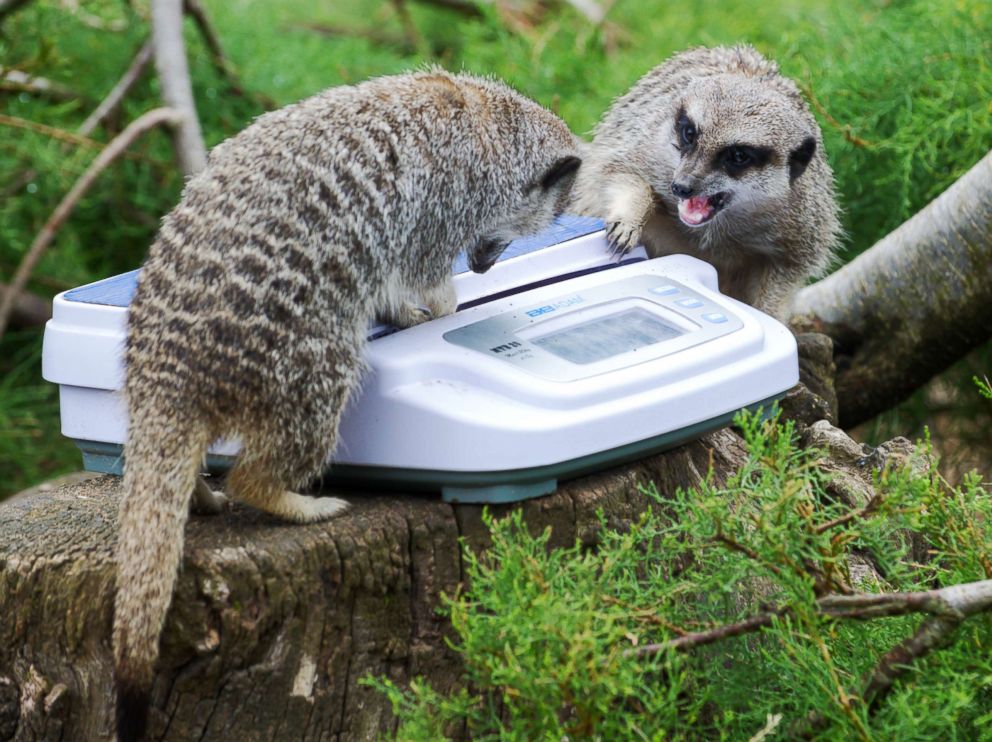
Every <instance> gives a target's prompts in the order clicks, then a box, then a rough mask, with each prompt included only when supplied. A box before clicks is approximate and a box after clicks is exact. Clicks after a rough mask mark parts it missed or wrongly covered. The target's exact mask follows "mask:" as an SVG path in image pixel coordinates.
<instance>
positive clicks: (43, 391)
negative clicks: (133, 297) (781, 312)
mask: <svg viewBox="0 0 992 742" xmlns="http://www.w3.org/2000/svg"><path fill="white" fill-rule="evenodd" d="M206 6H207V9H208V11H209V13H210V15H211V17H212V19H213V21H214V23H215V25H216V27H217V29H218V30H219V33H220V36H221V38H222V41H223V43H224V46H225V50H226V52H227V54H228V56H229V57H230V59H231V61H232V62H233V63H234V65H235V66H236V68H237V70H238V73H239V75H240V78H241V81H242V84H243V87H244V88H245V89H246V90H248V91H250V92H257V93H262V94H265V95H267V96H270V97H271V98H272V99H274V100H275V101H276V102H277V103H279V104H285V103H289V102H292V101H294V100H297V99H299V98H301V97H304V96H306V95H308V94H310V93H312V92H314V91H317V90H320V89H322V88H325V87H328V86H331V85H337V84H341V83H349V82H355V81H359V80H362V79H365V78H367V77H369V76H373V75H380V74H389V73H393V72H399V71H402V70H407V69H410V68H412V67H416V66H420V65H423V64H427V63H436V64H441V65H443V66H445V67H447V68H449V69H454V70H458V69H466V70H471V71H474V72H481V73H488V74H494V75H496V76H499V77H502V78H504V79H506V80H508V81H510V82H511V83H513V84H514V85H515V86H516V87H517V88H519V89H520V90H521V91H523V92H524V93H526V94H528V95H530V96H532V97H534V98H536V99H538V100H540V101H541V102H543V103H544V104H546V105H548V106H551V107H552V108H554V109H555V110H557V111H558V112H559V113H560V114H561V115H562V116H563V117H564V118H565V120H566V121H567V122H568V123H569V124H570V125H571V126H572V127H573V129H574V130H575V131H577V132H579V133H582V134H586V135H588V134H589V133H590V131H591V129H592V127H593V126H594V124H595V122H596V120H597V119H598V117H599V116H600V114H601V113H602V112H603V111H604V110H605V109H606V108H607V107H608V105H609V103H610V101H611V100H612V99H613V98H614V97H615V96H616V95H619V94H621V93H623V92H624V91H625V90H626V89H627V88H628V87H629V86H630V85H631V84H632V83H633V82H634V81H635V80H636V79H637V78H638V77H640V76H641V75H642V74H643V73H645V72H646V71H647V70H649V69H650V68H651V67H653V66H654V65H656V64H658V63H659V62H661V61H662V60H663V59H665V58H666V57H667V56H669V55H670V54H671V53H673V52H675V51H678V50H681V49H684V48H686V47H690V46H694V45H699V44H707V45H710V44H730V43H737V42H748V43H752V44H754V45H755V46H756V47H757V48H758V49H759V50H760V51H762V52H764V53H765V54H767V55H769V56H771V57H773V58H775V59H776V60H777V61H778V62H779V63H780V64H781V66H782V68H783V70H784V72H785V73H786V74H788V75H790V76H791V77H793V78H795V79H796V80H797V81H798V82H799V84H800V86H801V87H803V89H804V90H806V91H807V92H808V94H810V95H811V96H813V98H815V101H816V104H815V106H814V107H815V109H816V114H817V117H818V119H819V120H820V122H821V125H822V126H823V129H824V135H825V141H826V148H827V152H828V155H829V158H830V161H831V164H832V165H833V168H834V171H835V173H836V176H837V181H838V187H839V192H840V197H841V201H842V205H843V207H844V225H845V228H846V230H847V233H848V240H847V243H846V245H845V248H844V251H843V253H842V254H841V256H840V259H841V260H848V259H850V257H851V256H853V255H855V254H857V253H858V252H860V251H862V250H864V249H865V248H867V247H869V246H870V245H871V244H872V243H873V242H874V241H875V240H877V239H878V238H880V237H882V236H884V235H885V234H886V233H887V232H889V231H890V230H891V229H893V228H894V227H896V226H898V225H899V224H900V223H902V222H903V221H904V220H905V219H906V218H908V217H909V216H911V215H912V214H913V213H915V212H916V211H917V210H919V209H920V208H921V207H922V206H924V205H925V204H926V203H927V202H928V201H930V200H931V199H932V198H933V197H935V196H936V195H938V194H939V193H940V192H941V191H943V190H944V189H945V188H946V187H947V186H948V185H950V184H951V183H952V182H953V181H954V180H955V179H956V178H957V177H959V176H960V175H961V174H962V173H964V172H965V171H966V170H967V169H968V168H969V167H970V166H971V165H972V164H974V163H975V162H976V161H978V160H979V159H980V158H981V157H982V156H983V155H984V154H985V152H986V151H988V149H989V148H990V146H992V70H990V66H989V65H990V59H992V54H990V52H992V10H990V5H989V3H988V2H985V1H980V0H890V1H888V2H882V1H879V0H874V1H873V2H868V3H864V2H853V1H851V0H827V1H826V2H811V1H809V0H791V1H790V0H768V1H767V2H764V3H752V2H742V1H740V0H721V1H720V2H715V1H713V0H698V1H697V2H694V3H671V2H661V1H660V0H646V1H640V2H635V1H634V0H618V2H616V3H615V4H614V6H613V8H612V10H611V12H610V15H609V21H610V26H609V29H610V30H609V32H608V34H609V36H610V38H609V39H607V38H606V35H605V34H604V33H603V32H601V31H598V30H596V29H593V28H591V27H590V26H589V24H588V23H587V22H585V21H584V20H583V19H582V18H581V17H579V16H578V15H577V14H575V13H574V12H573V11H572V10H570V9H568V8H564V9H561V10H557V11H552V12H549V13H547V14H546V15H545V17H544V18H543V19H542V20H541V21H540V22H539V23H538V24H537V25H536V26H535V27H534V28H533V30H532V31H529V32H526V33H520V32H514V31H510V30H508V29H507V28H506V27H505V26H504V25H503V24H502V23H501V22H500V20H499V18H498V17H497V16H496V14H495V13H493V12H491V11H489V12H487V14H486V16H485V17H484V18H483V19H481V20H479V19H475V20H472V19H466V18H462V17H461V16H459V15H457V14H453V13H451V12H449V11H445V10H440V9H436V8H431V7H423V6H419V5H415V4H411V14H412V17H413V21H414V23H415V25H416V27H417V29H418V31H419V35H420V37H421V39H420V43H419V44H417V46H416V49H415V50H411V49H408V48H405V45H404V44H402V43H394V44H380V43H373V42H371V41H369V40H367V39H366V38H363V37H362V36H361V35H359V34H357V33H356V34H352V35H338V36H333V37H329V36H326V35H321V34H317V33H314V32H313V31H311V30H307V29H306V28H304V26H305V25H306V24H314V23H319V24H325V25H333V26H337V27H345V28H351V29H356V30H361V29H364V30H368V29H375V30H377V31H379V32H386V33H391V34H394V35H396V36H401V26H400V24H399V22H398V19H397V18H396V16H395V14H394V12H393V10H392V7H391V5H390V4H389V3H387V2H385V1H384V0H369V1H367V2H358V1H356V0H348V1H342V2H336V3H316V2H307V1H306V0H286V1H284V2H277V3H273V2H261V1H260V0H232V1H229V2H222V1H221V0H208V1H207V2H206ZM84 7H85V10H86V12H87V13H90V14H93V15H95V16H99V17H102V18H105V19H109V20H123V21H125V22H126V26H125V28H124V30H122V31H109V30H105V29H104V30H101V29H94V28H91V27H89V26H88V25H86V24H85V23H84V22H83V19H82V18H81V17H80V16H79V15H78V14H76V15H74V14H72V13H70V12H69V11H67V10H65V9H64V8H62V6H61V5H60V4H59V3H58V2H54V1H53V0H35V1H34V2H33V3H31V4H29V5H28V6H27V7H26V8H24V9H22V10H21V11H19V12H17V13H16V14H14V15H13V16H11V17H9V18H8V19H7V21H6V22H5V23H4V25H3V28H2V35H0V63H2V64H3V65H4V66H7V67H15V68H17V69H22V70H24V71H25V72H28V73H31V74H36V75H43V76H45V77H48V78H50V79H52V80H55V81H58V82H60V83H62V84H64V85H66V86H68V87H70V88H72V89H73V90H75V91H77V92H78V94H79V95H80V98H79V99H76V100H72V101H68V102H52V101H47V100H44V99H42V98H39V97H37V96H33V95H29V94H26V93H16V92H15V93H11V92H0V112H2V113H4V114H7V115H9V116H16V117H20V118H24V119H30V120H33V121H37V122H42V123H44V124H47V125H49V126H54V127H59V128H62V129H66V130H69V131H71V130H74V129H75V128H76V127H77V126H78V125H79V124H80V123H81V122H82V121H83V119H84V118H85V117H86V115H87V114H88V113H89V112H90V111H91V110H92V108H93V106H95V104H96V102H98V101H99V100H100V99H101V98H102V97H103V95H104V94H105V93H106V92H107V91H108V90H109V89H110V87H111V86H112V85H113V84H114V82H115V81H116V80H117V78H118V77H119V76H120V74H121V73H122V72H123V70H124V69H125V68H126V67H127V65H128V63H129V61H130V59H131V57H132V55H133V54H134V52H135V51H136V49H137V48H138V47H139V46H140V44H141V42H142V41H143V39H144V38H145V36H146V35H147V33H148V26H147V22H146V21H145V20H144V17H143V16H145V15H146V14H147V8H146V7H145V5H144V4H143V3H140V2H138V3H135V4H134V5H133V6H132V7H133V9H128V7H127V5H126V4H124V3H121V2H118V1H117V0H113V1H111V0H94V1H93V2H88V3H86V4H85V6H84ZM187 40H188V45H189V51H190V57H191V67H192V72H193V77H194V87H195V91H194V92H195V95H196V100H197V104H198V107H199V113H200V116H201V120H202V123H203V127H204V132H205V136H206V138H207V140H208V145H212V144H216V143H217V142H219V141H221V140H223V139H224V138H226V137H228V136H230V135H231V134H233V133H234V132H236V131H238V130H239V129H241V128H242V127H244V126H245V125H246V124H247V123H248V122H249V121H251V119H252V118H253V117H254V116H256V115H257V114H258V113H260V112H261V111H262V108H261V107H260V106H259V105H258V103H257V102H256V101H255V100H254V99H253V98H252V97H251V96H241V97H239V96H236V95H233V94H231V92H230V91H229V90H228V89H227V86H226V84H225V83H224V81H223V80H222V79H221V78H220V77H219V76H218V75H217V74H216V72H215V71H214V70H213V68H212V66H211V64H210V60H209V56H208V54H207V52H206V50H205V48H204V46H203V44H202V41H201V39H200V38H199V36H198V35H197V34H196V32H195V28H194V27H193V25H192V23H191V22H187ZM607 49H609V51H607ZM157 93H158V84H157V81H155V80H154V77H153V76H151V75H149V76H146V77H145V78H144V80H143V81H142V83H141V84H140V85H139V86H138V88H137V89H136V90H135V92H134V93H133V94H132V95H131V96H130V97H129V98H128V100H127V102H126V105H125V106H124V110H123V113H122V116H121V118H120V121H119V122H118V127H121V126H123V124H124V123H126V121H128V120H131V119H133V118H134V117H135V116H137V115H139V114H140V113H141V112H143V111H145V110H148V109H150V108H152V107H154V106H156V105H158V96H157ZM94 138H95V139H98V140H100V141H106V139H107V138H108V135H107V132H106V131H105V130H103V129H99V130H97V132H96V133H95V134H94ZM96 151H97V149H96V148H93V147H85V146H79V145H73V144H67V143H65V142H64V141H60V140H59V139H56V138H53V137H51V136H48V135H45V134H41V133H36V132H32V131H27V130H24V129H20V128H11V127H9V126H2V125H0V280H9V277H10V275H11V274H12V273H13V270H14V268H15V267H16V265H17V262H18V261H19V259H20V257H21V256H22V255H23V254H24V252H25V250H26V249H27V246H28V245H29V244H30V242H31V240H32V239H33V237H34V235H35V234H36V233H37V231H38V229H39V228H40V227H41V225H42V224H43V223H44V221H45V219H46V218H47V217H48V215H49V214H50V213H51V211H52V209H53V208H54V207H55V206H56V204H57V203H58V202H59V200H60V199H61V198H62V196H63V195H64V193H65V192H66V191H67V190H68V189H69V187H70V186H71V184H72V182H73V181H74V180H75V178H76V177H78V176H79V174H81V173H82V171H83V170H84V169H85V167H86V166H87V164H88V163H89V162H90V161H91V159H92V158H93V156H94V155H95V153H96ZM132 152H133V156H132V157H130V158H129V159H126V160H123V161H121V162H120V163H118V164H117V165H115V166H114V167H113V168H112V169H110V170H109V171H108V172H106V173H104V174H103V176H101V178H100V179H99V181H98V183H97V184H96V186H95V187H94V188H93V189H92V191H91V192H90V194H89V195H88V196H87V197H86V198H85V199H84V200H83V201H82V203H81V204H80V205H79V207H78V208H77V209H76V211H75V212H74V213H73V215H72V217H71V218H70V220H69V221H68V223H67V224H66V225H65V226H64V227H63V228H62V230H61V231H60V233H59V236H58V238H57V240H56V241H55V243H54V244H53V245H52V246H51V248H50V249H49V251H48V253H47V254H46V256H45V257H44V259H43V260H42V262H41V264H40V265H39V267H38V268H37V270H36V271H35V277H34V280H33V281H32V283H31V286H30V288H31V290H33V291H35V292H37V293H40V294H46V295H52V294H54V293H55V292H56V291H58V290H62V289H65V288H69V287H71V286H74V285H78V284H81V283H85V282H88V281H92V280H95V279H98V278H101V277H104V276H107V275H111V274H113V273H118V272H121V271H125V270H129V269H132V268H134V267H136V266H138V265H139V264H140V262H141V260H142V258H143V255H144V253H145V250H146V249H147V246H148V244H149V242H150V241H151V239H152V236H153V234H154V231H155V229H156V226H157V223H158V220H159V218H160V217H161V216H162V215H163V214H164V213H165V212H166V211H168V209H169V208H171V206H172V205H174V204H175V202H176V200H177V198H178V194H179V190H180V186H181V178H180V176H179V175H178V173H177V172H176V168H175V166H174V163H173V160H172V154H171V149H170V147H169V141H168V138H167V137H166V135H165V134H163V133H153V134H151V135H150V136H148V137H146V138H145V139H143V140H142V141H141V142H139V143H138V144H137V145H136V146H135V147H134V148H133V149H132ZM40 353H41V333H40V332H39V331H28V330H22V331H15V332H9V333H8V335H7V336H6V337H4V338H3V339H2V341H0V497H2V496H3V494H4V493H9V492H13V491H17V490H18V489H20V488H22V487H25V486H28V485H30V484H33V483H36V482H38V481H40V480H41V479H43V478H46V477H48V476H51V475H53V474H56V473H58V472H62V471H66V470H71V469H73V468H78V466H79V456H78V453H77V452H76V451H75V449H74V447H73V446H72V445H71V444H69V443H68V442H66V441H64V440H62V439H61V437H60V435H59V433H58V407H57V393H56V390H55V389H54V388H53V387H51V386H50V385H47V384H45V383H44V382H43V381H42V380H41V377H40ZM989 356H990V354H989V352H988V349H987V348H986V349H985V350H984V351H983V352H980V353H979V354H978V355H977V356H975V357H973V358H972V359H970V360H969V361H967V362H966V363H965V364H964V365H963V367H962V368H961V369H959V370H958V371H957V372H956V374H957V375H956V376H955V375H953V374H952V376H951V377H949V378H950V379H951V383H952V385H953V384H956V383H958V381H959V380H960V379H963V378H967V377H970V375H971V374H972V373H988V371H989V365H988V359H989ZM973 399H974V395H971V397H970V398H969V403H970V404H973ZM927 415H928V410H927V408H926V406H925V404H924V402H923V401H920V400H918V401H916V402H914V403H912V404H910V405H908V406H904V407H903V408H901V410H900V411H899V412H898V413H896V414H895V415H893V416H890V417H889V421H890V422H889V426H888V428H887V429H886V430H885V431H884V432H891V431H892V428H893V427H895V429H896V431H895V432H901V433H904V434H910V435H912V434H914V433H916V432H917V430H918V428H919V426H920V424H921V423H922V422H923V421H924V420H926V419H927ZM875 433H877V434H878V435H881V434H882V432H880V431H875ZM871 434H872V433H871V431H869V435H871Z"/></svg>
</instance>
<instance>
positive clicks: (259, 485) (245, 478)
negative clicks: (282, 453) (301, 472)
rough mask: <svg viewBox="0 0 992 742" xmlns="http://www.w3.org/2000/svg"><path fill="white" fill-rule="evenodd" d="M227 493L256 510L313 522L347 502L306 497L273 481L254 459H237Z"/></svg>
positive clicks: (331, 514)
mask: <svg viewBox="0 0 992 742" xmlns="http://www.w3.org/2000/svg"><path fill="white" fill-rule="evenodd" d="M228 488H229V489H230V491H231V493H232V494H233V495H234V496H235V497H237V498H239V499H241V500H243V501H244V502H246V503H247V504H249V505H251V506H252V507H256V508H258V509H259V510H264V511H265V512H267V513H271V514H272V515H275V516H276V517H278V518H282V519H283V520H288V521H292V522H293V523H314V522H316V521H319V520H327V519H328V518H333V517H334V516H336V515H339V514H341V513H343V512H344V511H345V510H346V509H347V508H348V503H347V502H345V501H344V500H341V499H339V498H337V497H309V496H307V495H301V494H298V493H296V492H291V491H289V490H287V489H285V488H283V487H281V486H279V485H278V484H276V483H275V482H273V481H272V478H271V477H269V476H268V475H267V474H266V473H264V472H263V471H262V470H261V467H260V466H258V465H257V464H256V462H238V464H237V465H236V466H235V468H234V470H233V471H232V472H231V476H230V477H229V478H228Z"/></svg>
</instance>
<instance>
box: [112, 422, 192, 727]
mask: <svg viewBox="0 0 992 742" xmlns="http://www.w3.org/2000/svg"><path fill="white" fill-rule="evenodd" d="M180 425H183V423H179V422H178V421H177V420H176V419H175V417H174V410H172V409H170V410H169V419H168V420H166V419H165V418H164V417H158V416H155V415H148V414H142V412H141V411H136V410H134V409H132V410H131V427H130V430H129V431H128V443H127V447H126V448H125V457H126V458H125V464H124V498H123V499H122V500H121V507H120V515H119V535H118V543H117V596H116V600H115V604H114V684H115V687H116V690H117V739H118V740H119V742H126V741H128V740H139V739H141V738H142V737H143V736H144V734H145V731H146V727H147V722H148V707H149V700H150V692H151V687H152V679H153V677H154V668H155V661H156V659H157V658H158V643H159V635H160V634H161V632H162V627H163V625H164V624H165V616H166V613H167V611H168V609H169V604H170V603H171V601H172V591H173V588H174V586H175V581H176V575H177V573H178V570H179V564H180V561H181V558H182V544H183V530H184V526H185V524H186V519H187V517H188V513H189V504H190V499H191V498H192V495H193V488H194V486H195V485H196V477H197V476H198V474H199V470H200V465H201V462H202V459H203V454H204V452H205V450H206V446H207V443H208V442H209V441H208V435H207V431H206V426H204V425H202V424H201V425H199V426H198V427H196V426H193V427H190V426H188V425H187V426H186V427H185V428H184V429H181V428H180V427H179V426H180Z"/></svg>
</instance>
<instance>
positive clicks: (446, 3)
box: [416, 0, 482, 18]
mask: <svg viewBox="0 0 992 742" xmlns="http://www.w3.org/2000/svg"><path fill="white" fill-rule="evenodd" d="M416 2H418V3H421V4H422V5H433V6H435V7H438V8H444V9H445V10H453V11H455V12H456V13H461V14H462V15H463V16H466V17H467V18H482V11H481V10H479V8H478V7H476V6H475V5H474V4H472V3H470V2H466V0H416Z"/></svg>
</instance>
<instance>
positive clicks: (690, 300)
mask: <svg viewBox="0 0 992 742" xmlns="http://www.w3.org/2000/svg"><path fill="white" fill-rule="evenodd" d="M675 303H676V304H678V305H679V306H680V307H685V308H686V309H695V308H696V307H701V306H703V302H701V301H699V299H696V298H695V297H692V296H687V297H686V298H684V299H679V300H678V301H676V302H675Z"/></svg>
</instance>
